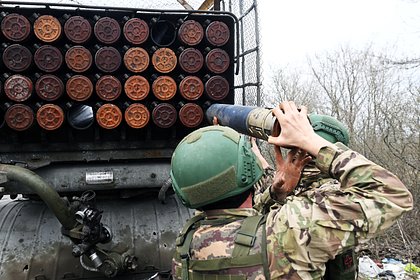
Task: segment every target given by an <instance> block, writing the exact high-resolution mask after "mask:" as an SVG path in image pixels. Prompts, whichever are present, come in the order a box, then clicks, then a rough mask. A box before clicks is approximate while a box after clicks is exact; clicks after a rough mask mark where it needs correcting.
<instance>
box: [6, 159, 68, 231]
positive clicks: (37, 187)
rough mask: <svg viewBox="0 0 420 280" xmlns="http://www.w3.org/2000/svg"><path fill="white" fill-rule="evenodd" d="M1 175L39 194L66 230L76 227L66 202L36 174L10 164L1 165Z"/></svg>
mask: <svg viewBox="0 0 420 280" xmlns="http://www.w3.org/2000/svg"><path fill="white" fill-rule="evenodd" d="M0 173H4V174H5V176H6V178H7V180H10V181H17V182H19V183H21V184H22V185H25V186H27V187H29V188H31V189H32V190H33V191H34V192H35V193H36V194H38V195H39V197H40V198H41V199H42V200H43V201H44V202H45V203H46V204H47V206H48V207H49V208H50V209H51V211H52V212H53V213H54V215H55V216H56V217H57V219H58V221H59V222H60V223H61V225H62V226H63V227H64V228H65V229H72V228H73V227H74V226H75V225H76V219H75V216H74V215H73V213H72V212H71V211H70V209H69V208H68V207H67V204H66V202H65V201H64V200H63V199H62V198H61V197H60V196H59V195H58V193H57V192H56V191H55V190H54V189H53V188H52V187H51V186H49V185H48V184H47V183H46V182H45V181H44V180H43V179H42V178H41V177H40V176H38V175H37V174H36V173H34V172H32V171H30V170H29V169H26V168H22V167H19V166H15V165H8V164H0Z"/></svg>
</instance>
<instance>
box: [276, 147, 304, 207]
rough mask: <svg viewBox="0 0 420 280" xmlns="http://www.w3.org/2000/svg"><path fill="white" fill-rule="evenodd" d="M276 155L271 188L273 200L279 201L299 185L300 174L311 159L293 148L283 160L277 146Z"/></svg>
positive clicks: (301, 151)
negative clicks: (274, 172)
mask: <svg viewBox="0 0 420 280" xmlns="http://www.w3.org/2000/svg"><path fill="white" fill-rule="evenodd" d="M274 151H275V155H276V174H275V176H274V181H273V184H272V186H271V190H270V191H271V194H272V196H273V198H274V199H276V200H278V201H281V200H283V199H285V198H286V197H287V196H288V195H289V194H291V193H292V192H293V190H294V189H295V187H296V186H297V184H298V183H299V179H300V174H301V172H302V170H303V168H304V167H305V165H306V164H307V163H308V162H310V161H311V159H312V158H311V157H310V156H309V155H308V154H307V153H306V152H305V151H303V150H300V149H297V148H293V149H292V150H290V152H289V153H287V156H286V159H285V160H284V159H283V156H282V154H281V150H280V147H279V146H274Z"/></svg>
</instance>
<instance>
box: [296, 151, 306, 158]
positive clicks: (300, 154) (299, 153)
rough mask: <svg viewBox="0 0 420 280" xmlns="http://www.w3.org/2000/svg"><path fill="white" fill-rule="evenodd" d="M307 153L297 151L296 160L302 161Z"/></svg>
mask: <svg viewBox="0 0 420 280" xmlns="http://www.w3.org/2000/svg"><path fill="white" fill-rule="evenodd" d="M306 155H307V153H306V152H305V151H303V150H301V149H298V152H297V159H298V160H302V159H303V158H304V157H306Z"/></svg>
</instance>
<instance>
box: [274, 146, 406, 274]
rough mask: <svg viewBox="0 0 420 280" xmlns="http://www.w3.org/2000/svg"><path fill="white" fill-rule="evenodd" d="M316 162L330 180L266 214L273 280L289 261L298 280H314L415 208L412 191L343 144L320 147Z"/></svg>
mask: <svg viewBox="0 0 420 280" xmlns="http://www.w3.org/2000/svg"><path fill="white" fill-rule="evenodd" d="M316 164H317V166H318V168H320V169H321V170H322V171H323V172H327V173H329V174H330V176H331V177H332V178H334V179H329V180H327V179H326V180H323V182H324V183H323V184H322V185H320V186H319V187H317V188H310V189H308V191H306V192H304V193H302V194H300V195H298V196H289V197H287V199H286V203H285V204H284V205H283V206H282V207H281V208H278V209H272V211H270V212H269V213H268V217H267V225H266V228H267V252H268V258H269V263H271V265H272V267H273V271H276V272H275V273H274V274H273V272H272V275H271V276H272V277H276V276H279V277H280V275H285V274H287V273H289V271H285V270H284V265H283V263H284V262H286V261H287V262H290V264H291V266H292V268H293V270H295V271H297V273H298V274H299V275H300V277H301V278H302V279H318V278H320V277H321V275H322V273H323V271H324V270H325V262H327V261H328V260H329V259H333V258H334V257H335V256H336V255H337V254H340V253H342V252H343V251H345V250H347V249H348V248H351V247H354V246H355V245H357V244H358V243H361V242H364V241H367V240H368V239H369V238H371V237H373V236H374V235H376V234H377V233H379V232H381V231H383V230H385V229H387V228H389V227H390V226H391V225H392V224H393V223H394V222H395V221H396V219H397V218H398V217H400V216H401V215H402V213H404V212H406V211H409V210H411V209H412V207H413V199H412V196H411V194H410V192H409V191H408V190H407V188H406V187H405V186H404V185H403V184H402V183H401V181H400V180H399V179H398V178H397V177H396V176H395V175H393V174H392V173H391V172H389V171H387V170H385V169H384V168H382V167H380V166H379V165H377V164H375V163H373V162H371V161H369V160H367V159H366V158H365V157H363V156H362V155H360V154H358V153H357V152H355V151H352V150H350V149H348V148H347V147H346V146H344V145H339V144H338V145H337V144H336V145H331V146H328V147H324V148H322V149H321V151H320V152H319V154H318V156H317V159H316ZM279 256H285V258H281V257H279ZM277 274H278V275H277Z"/></svg>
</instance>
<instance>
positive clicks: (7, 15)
mask: <svg viewBox="0 0 420 280" xmlns="http://www.w3.org/2000/svg"><path fill="white" fill-rule="evenodd" d="M0 17H1V18H0V20H1V35H0V36H1V37H2V38H1V41H2V42H3V43H2V45H1V50H0V56H1V58H2V59H1V64H2V65H1V69H2V71H1V72H2V77H1V81H2V84H1V89H0V112H1V114H0V125H1V128H0V130H1V129H3V130H4V129H10V130H11V131H14V132H20V131H26V130H30V129H33V128H34V127H39V128H40V129H41V130H43V131H54V130H59V129H76V130H84V129H88V128H90V127H91V126H95V125H97V126H98V127H100V129H104V130H113V129H116V128H118V127H120V126H126V127H127V128H128V129H142V128H145V127H147V126H155V127H158V128H163V129H166V128H170V127H173V126H179V125H180V126H183V127H187V128H196V127H199V126H201V125H202V122H203V119H204V111H205V110H206V109H207V107H208V106H209V104H211V103H213V102H217V103H233V38H232V34H231V33H232V31H231V30H233V27H232V25H233V23H232V18H230V17H229V16H223V15H220V16H219V15H218V16H214V15H211V16H209V15H200V14H196V15H189V16H185V15H182V16H180V15H176V14H170V15H167V16H162V15H161V14H153V13H144V14H141V13H140V14H139V13H127V12H115V13H111V12H101V11H89V10H87V11H83V10H80V11H79V10H76V11H68V10H63V11H57V10H54V13H49V9H40V10H37V11H36V12H35V13H33V11H32V13H30V12H29V11H26V10H24V9H18V10H16V11H14V10H13V9H11V10H10V11H7V10H6V11H3V12H2V13H1V14H0Z"/></svg>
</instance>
